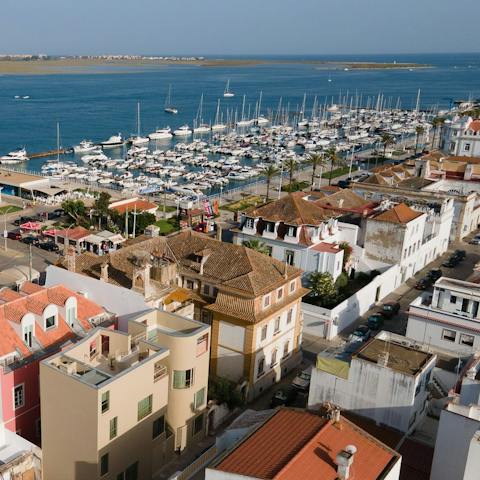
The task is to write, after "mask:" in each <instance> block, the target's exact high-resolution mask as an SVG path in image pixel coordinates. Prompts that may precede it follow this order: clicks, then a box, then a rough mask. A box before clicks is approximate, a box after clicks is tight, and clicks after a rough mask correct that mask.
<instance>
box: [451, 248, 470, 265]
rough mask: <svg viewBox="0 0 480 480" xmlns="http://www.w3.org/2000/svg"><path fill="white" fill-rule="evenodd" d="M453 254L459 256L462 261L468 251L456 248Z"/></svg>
mask: <svg viewBox="0 0 480 480" xmlns="http://www.w3.org/2000/svg"><path fill="white" fill-rule="evenodd" d="M452 256H453V257H456V258H458V260H459V261H460V262H461V261H462V260H463V259H464V258H465V257H466V256H467V252H466V251H465V250H455V251H454V252H453V254H452Z"/></svg>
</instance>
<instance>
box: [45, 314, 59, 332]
mask: <svg viewBox="0 0 480 480" xmlns="http://www.w3.org/2000/svg"><path fill="white" fill-rule="evenodd" d="M56 324H57V316H56V315H51V316H50V317H47V318H46V319H45V330H48V329H49V328H52V327H54V326H55V325H56Z"/></svg>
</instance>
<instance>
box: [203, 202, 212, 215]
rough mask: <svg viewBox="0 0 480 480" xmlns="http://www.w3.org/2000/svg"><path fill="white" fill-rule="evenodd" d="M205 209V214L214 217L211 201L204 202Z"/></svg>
mask: <svg viewBox="0 0 480 480" xmlns="http://www.w3.org/2000/svg"><path fill="white" fill-rule="evenodd" d="M203 209H204V210H205V213H206V214H207V215H208V216H209V217H211V216H212V206H211V205H210V201H209V200H205V201H204V202H203Z"/></svg>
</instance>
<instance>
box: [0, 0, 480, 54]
mask: <svg viewBox="0 0 480 480" xmlns="http://www.w3.org/2000/svg"><path fill="white" fill-rule="evenodd" d="M479 18H480V0H402V1H398V0H328V1H327V0H1V2H0V53H49V54H99V53H132V54H133V53H137V54H142V53H145V54H147V53H158V54H164V53H172V54H175V53H178V54H179V53H185V54H205V55H215V54H217V55H222V54H224V55H239V54H246V55H251V54H318V55H321V54H349V53H415V52H475V51H477V52H478V51H480V42H479V41H478V34H477V29H478V27H477V25H478V19H479Z"/></svg>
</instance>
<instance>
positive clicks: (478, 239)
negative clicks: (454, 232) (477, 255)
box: [469, 235, 480, 245]
mask: <svg viewBox="0 0 480 480" xmlns="http://www.w3.org/2000/svg"><path fill="white" fill-rule="evenodd" d="M469 243H470V244H471V245H480V235H476V236H475V237H473V238H472V239H471V240H470V242H469Z"/></svg>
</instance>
